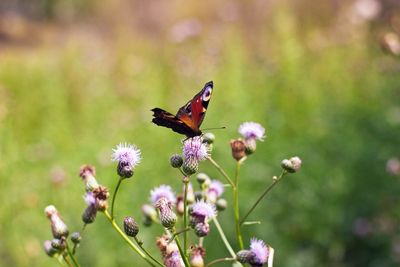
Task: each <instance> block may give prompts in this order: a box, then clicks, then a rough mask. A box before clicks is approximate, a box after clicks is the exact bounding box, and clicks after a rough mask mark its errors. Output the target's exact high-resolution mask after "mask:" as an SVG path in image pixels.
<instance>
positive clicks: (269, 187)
mask: <svg viewBox="0 0 400 267" xmlns="http://www.w3.org/2000/svg"><path fill="white" fill-rule="evenodd" d="M286 174H287V171H285V170H283V171H282V173H281V175H279V177H277V178H276V179H273V180H272V184H270V185H269V186H268V187H267V188H266V189H265V190H264V192H263V193H262V194H261V195H260V196H259V197H258V199H257V200H256V202H255V203H254V204H253V206H252V207H251V208H250V209H249V211H248V212H247V213H246V215H244V217H243V218H242V219H241V220H240V225H242V224H243V223H244V222H245V221H246V219H247V217H249V215H250V213H252V212H253V210H254V209H255V208H256V207H257V205H258V204H259V203H260V201H261V200H262V199H263V198H264V197H265V195H266V194H267V193H268V192H269V191H271V189H272V188H274V186H275V185H276V184H277V183H278V182H279V181H280V180H281V179H282V178H283V176H285V175H286Z"/></svg>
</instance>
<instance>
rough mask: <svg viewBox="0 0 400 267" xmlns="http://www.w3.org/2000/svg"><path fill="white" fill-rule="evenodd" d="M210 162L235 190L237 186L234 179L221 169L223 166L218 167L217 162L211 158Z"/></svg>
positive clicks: (209, 158)
mask: <svg viewBox="0 0 400 267" xmlns="http://www.w3.org/2000/svg"><path fill="white" fill-rule="evenodd" d="M207 159H208V161H210V162H211V164H212V165H214V167H215V168H217V170H218V171H219V172H220V173H221V174H222V176H224V177H225V179H226V180H227V181H228V183H229V184H230V185H231V186H232V188H235V184H234V183H233V182H232V179H231V178H229V176H228V174H226V172H225V171H224V169H222V168H221V166H219V165H218V163H217V162H215V160H213V159H212V158H211V157H207Z"/></svg>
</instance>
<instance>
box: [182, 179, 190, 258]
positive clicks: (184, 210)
mask: <svg viewBox="0 0 400 267" xmlns="http://www.w3.org/2000/svg"><path fill="white" fill-rule="evenodd" d="M183 184H184V186H185V191H184V193H183V225H184V226H183V227H184V228H185V229H186V228H187V227H188V225H187V193H188V184H189V178H188V177H187V176H185V177H183ZM186 248H187V231H185V232H183V252H184V253H185V257H186V256H187V253H186Z"/></svg>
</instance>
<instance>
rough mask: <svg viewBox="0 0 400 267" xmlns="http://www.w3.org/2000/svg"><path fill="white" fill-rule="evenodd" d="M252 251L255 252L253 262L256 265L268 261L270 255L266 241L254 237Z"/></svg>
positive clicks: (251, 241)
mask: <svg viewBox="0 0 400 267" xmlns="http://www.w3.org/2000/svg"><path fill="white" fill-rule="evenodd" d="M250 251H251V252H253V253H254V258H253V259H252V263H254V265H256V266H258V265H259V266H262V265H263V264H264V263H266V262H267V260H268V256H269V249H268V247H267V246H266V245H265V243H264V241H262V240H259V239H256V238H252V239H251V240H250Z"/></svg>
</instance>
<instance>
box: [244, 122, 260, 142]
mask: <svg viewBox="0 0 400 267" xmlns="http://www.w3.org/2000/svg"><path fill="white" fill-rule="evenodd" d="M238 131H239V133H240V134H241V135H242V136H243V137H244V138H245V139H258V140H260V141H263V139H264V138H265V129H264V127H262V126H261V124H258V123H256V122H244V123H242V124H241V125H240V126H239V130H238Z"/></svg>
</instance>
